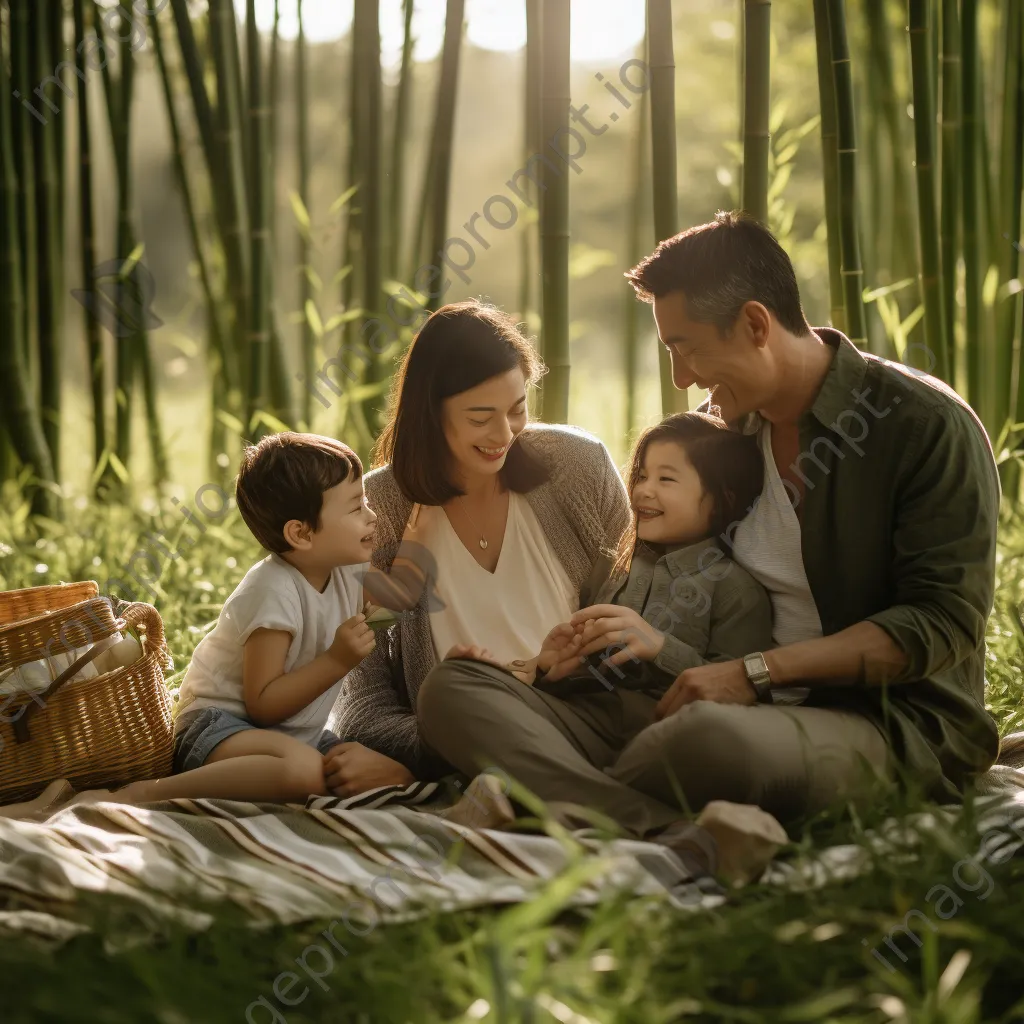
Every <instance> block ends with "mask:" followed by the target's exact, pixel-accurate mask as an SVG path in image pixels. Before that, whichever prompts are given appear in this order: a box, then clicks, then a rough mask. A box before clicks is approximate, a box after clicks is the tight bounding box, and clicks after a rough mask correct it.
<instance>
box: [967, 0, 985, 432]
mask: <svg viewBox="0 0 1024 1024" xmlns="http://www.w3.org/2000/svg"><path fill="white" fill-rule="evenodd" d="M977 33H978V3H977V0H963V4H962V6H961V25H960V69H961V81H960V87H961V97H960V103H961V109H962V111H963V129H962V144H961V154H962V155H961V159H962V161H963V164H962V172H961V176H960V186H961V187H960V204H961V205H960V215H961V219H962V224H963V260H964V309H965V314H966V316H965V333H966V348H967V398H968V401H969V402H970V403H971V405H973V406H974V408H975V410H976V411H977V412H978V415H979V416H981V420H982V423H984V424H985V427H986V429H988V430H991V428H992V421H991V416H990V415H989V414H990V413H991V411H992V410H991V408H990V406H989V404H988V402H987V400H986V396H985V394H984V387H983V384H982V353H981V328H982V311H981V274H982V267H981V247H980V239H979V237H978V221H979V219H980V217H979V203H978V198H979V180H978V113H977V102H976V98H975V93H976V91H977V87H978V78H977V71H978V34H977Z"/></svg>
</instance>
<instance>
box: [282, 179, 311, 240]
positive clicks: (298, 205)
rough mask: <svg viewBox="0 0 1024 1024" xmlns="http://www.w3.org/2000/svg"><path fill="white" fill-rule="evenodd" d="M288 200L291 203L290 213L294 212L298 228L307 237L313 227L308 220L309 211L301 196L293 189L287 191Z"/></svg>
mask: <svg viewBox="0 0 1024 1024" xmlns="http://www.w3.org/2000/svg"><path fill="white" fill-rule="evenodd" d="M288 201H289V202H290V203H291V204H292V213H293V214H295V220H296V221H297V223H298V225H299V228H300V229H301V230H302V231H304V232H305V234H306V237H307V238H308V237H309V233H310V231H311V230H312V228H313V225H312V224H311V223H310V220H309V211H308V210H307V209H306V204H305V203H304V202H303V201H302V197H301V196H300V195H299V193H298V192H296V191H295V190H294V189H291V190H290V191H289V192H288Z"/></svg>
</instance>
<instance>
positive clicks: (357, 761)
mask: <svg viewBox="0 0 1024 1024" xmlns="http://www.w3.org/2000/svg"><path fill="white" fill-rule="evenodd" d="M323 764H324V783H325V784H326V786H327V788H328V789H329V790H330V791H331V792H332V793H333V794H334V795H335V796H356V795H357V794H359V793H365V792H366V790H368V789H377V788H378V787H380V786H407V785H408V784H409V783H410V782H415V781H416V779H415V778H414V777H413V774H412V772H410V771H409V769H408V768H406V767H405V765H404V764H399V763H398V762H397V761H392V760H391V758H390V757H388V756H386V755H385V754H378V753H377V751H376V750H370V749H369V748H368V747H364V746H363V745H362V743H336V744H335V745H334V746H333V747H331V749H330V750H328V751H327V753H326V754H324V760H323Z"/></svg>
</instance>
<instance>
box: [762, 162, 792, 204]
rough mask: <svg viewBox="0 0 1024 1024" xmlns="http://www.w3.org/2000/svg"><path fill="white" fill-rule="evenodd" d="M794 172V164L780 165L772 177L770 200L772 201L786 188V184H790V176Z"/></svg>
mask: <svg viewBox="0 0 1024 1024" xmlns="http://www.w3.org/2000/svg"><path fill="white" fill-rule="evenodd" d="M792 174H793V165H792V164H785V165H784V166H783V167H780V168H779V169H778V171H777V172H776V174H775V176H774V177H773V178H772V183H771V186H770V187H769V189H768V202H769V203H771V202H773V201H774V200H775V199H778V197H779V196H781V195H782V193H783V192H784V191H785V190H786V186H787V185H788V184H789V179H790V176H791V175H792Z"/></svg>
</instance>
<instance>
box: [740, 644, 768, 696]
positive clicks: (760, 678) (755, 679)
mask: <svg viewBox="0 0 1024 1024" xmlns="http://www.w3.org/2000/svg"><path fill="white" fill-rule="evenodd" d="M743 671H744V672H746V673H747V679H748V680H749V681H750V685H751V686H752V687H753V688H754V693H755V694H756V695H757V701H758V703H759V704H774V703H775V700H774V698H773V697H772V677H771V675H770V673H769V672H768V663H767V662H766V661H765V660H764V655H763V654H762V653H761V652H760V651H757V652H756V653H754V654H748V655H747V656H746V657H745V658H744V659H743Z"/></svg>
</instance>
